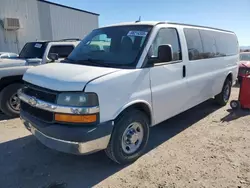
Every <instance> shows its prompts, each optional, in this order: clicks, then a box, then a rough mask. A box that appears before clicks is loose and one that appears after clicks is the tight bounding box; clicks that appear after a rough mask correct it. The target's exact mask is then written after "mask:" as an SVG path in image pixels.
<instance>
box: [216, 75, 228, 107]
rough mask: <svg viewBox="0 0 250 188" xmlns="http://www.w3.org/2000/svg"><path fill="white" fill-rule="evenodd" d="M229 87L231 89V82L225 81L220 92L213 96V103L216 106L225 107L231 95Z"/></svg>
mask: <svg viewBox="0 0 250 188" xmlns="http://www.w3.org/2000/svg"><path fill="white" fill-rule="evenodd" d="M231 87H232V82H231V81H230V80H229V79H226V80H225V82H224V85H223V88H222V91H221V92H220V93H219V94H218V95H216V96H215V101H216V102H217V104H219V105H220V106H225V105H226V104H227V103H228V101H229V98H230V95H231Z"/></svg>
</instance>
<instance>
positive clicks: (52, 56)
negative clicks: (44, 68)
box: [48, 53, 59, 62]
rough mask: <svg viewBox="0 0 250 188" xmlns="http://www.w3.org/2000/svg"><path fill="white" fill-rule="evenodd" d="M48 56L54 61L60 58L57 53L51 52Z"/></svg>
mask: <svg viewBox="0 0 250 188" xmlns="http://www.w3.org/2000/svg"><path fill="white" fill-rule="evenodd" d="M48 58H49V59H50V60H51V61H52V62H54V61H56V60H58V59H59V57H58V54H56V53H50V54H49V55H48Z"/></svg>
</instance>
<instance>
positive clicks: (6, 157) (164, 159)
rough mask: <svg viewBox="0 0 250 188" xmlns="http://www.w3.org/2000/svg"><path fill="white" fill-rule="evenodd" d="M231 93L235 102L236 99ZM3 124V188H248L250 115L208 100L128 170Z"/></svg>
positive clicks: (163, 131)
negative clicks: (56, 148)
mask: <svg viewBox="0 0 250 188" xmlns="http://www.w3.org/2000/svg"><path fill="white" fill-rule="evenodd" d="M237 95H238V89H236V88H234V89H233V94H232V98H235V99H236V98H237ZM1 119H2V120H3V121H1V123H0V188H9V187H11V188H26V187H28V188H47V187H50V186H49V185H52V184H54V185H55V184H57V185H58V186H51V187H54V188H83V187H93V186H95V187H119V188H122V187H150V188H154V187H158V188H164V187H168V188H174V187H181V188H182V187H192V188H195V187H216V188H218V187H234V188H245V187H250V145H249V143H250V113H249V112H248V111H239V112H236V113H234V112H232V111H230V107H229V106H226V107H224V108H220V109H219V108H218V107H217V106H216V105H214V104H213V102H212V101H207V102H205V103H204V104H201V105H199V106H198V107H195V108H193V109H191V110H189V111H187V112H185V113H183V114H181V115H179V116H177V117H175V118H172V119H170V120H168V121H166V122H164V123H162V124H161V125H159V126H156V127H154V128H152V131H151V135H150V145H149V147H148V151H147V152H146V154H145V155H144V156H143V157H141V158H140V159H139V160H138V161H137V162H135V163H134V164H131V165H129V166H119V165H116V164H114V163H112V162H111V161H110V160H109V159H108V158H107V157H106V156H105V154H104V152H99V153H97V154H93V155H90V156H72V155H67V154H62V153H59V152H56V151H53V150H50V149H48V148H46V147H45V146H43V145H42V144H40V143H39V142H38V141H36V139H35V138H34V137H33V136H30V134H29V132H28V131H26V130H25V129H24V128H23V126H22V124H21V122H20V120H18V119H13V120H7V121H6V120H4V116H1Z"/></svg>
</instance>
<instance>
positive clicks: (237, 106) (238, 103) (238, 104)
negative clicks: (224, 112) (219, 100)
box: [230, 100, 240, 110]
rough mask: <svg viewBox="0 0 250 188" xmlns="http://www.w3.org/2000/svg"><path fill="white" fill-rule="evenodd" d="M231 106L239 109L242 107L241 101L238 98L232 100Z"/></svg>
mask: <svg viewBox="0 0 250 188" xmlns="http://www.w3.org/2000/svg"><path fill="white" fill-rule="evenodd" d="M230 106H231V108H232V109H233V110H238V109H239V108H240V102H239V101H236V100H232V101H231V102H230Z"/></svg>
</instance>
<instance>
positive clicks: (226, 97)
mask: <svg viewBox="0 0 250 188" xmlns="http://www.w3.org/2000/svg"><path fill="white" fill-rule="evenodd" d="M229 95H230V85H229V84H227V85H226V86H225V89H224V95H223V99H224V101H227V100H228V99H229V97H230V96H229Z"/></svg>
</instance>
